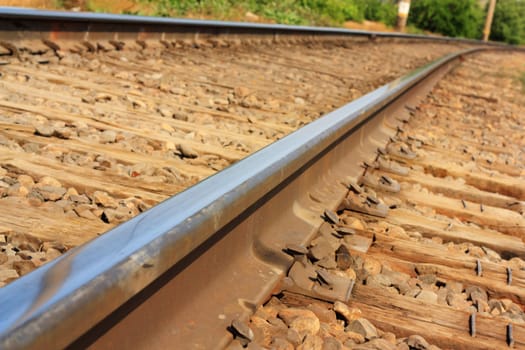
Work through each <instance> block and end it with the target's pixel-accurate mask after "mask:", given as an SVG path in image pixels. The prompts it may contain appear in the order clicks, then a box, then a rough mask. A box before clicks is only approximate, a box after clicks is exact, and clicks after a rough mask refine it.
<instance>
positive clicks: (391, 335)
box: [381, 332, 396, 345]
mask: <svg viewBox="0 0 525 350" xmlns="http://www.w3.org/2000/svg"><path fill="white" fill-rule="evenodd" d="M381 338H383V339H384V340H386V341H387V342H389V343H390V344H393V345H395V344H396V335H395V334H394V333H391V332H385V333H383V335H382V336H381Z"/></svg>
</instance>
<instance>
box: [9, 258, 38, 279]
mask: <svg viewBox="0 0 525 350" xmlns="http://www.w3.org/2000/svg"><path fill="white" fill-rule="evenodd" d="M13 268H14V269H15V270H16V272H17V273H18V274H19V275H20V276H23V275H25V274H27V273H29V272H31V271H33V270H34V269H35V268H36V266H35V264H34V263H33V262H32V261H31V260H22V261H15V262H13Z"/></svg>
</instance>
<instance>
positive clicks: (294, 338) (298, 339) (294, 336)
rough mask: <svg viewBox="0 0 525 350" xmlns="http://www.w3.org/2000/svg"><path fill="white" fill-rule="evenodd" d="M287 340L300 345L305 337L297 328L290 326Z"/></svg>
mask: <svg viewBox="0 0 525 350" xmlns="http://www.w3.org/2000/svg"><path fill="white" fill-rule="evenodd" d="M286 340H288V341H289V342H290V343H292V344H293V345H294V346H298V345H299V344H301V343H302V342H303V337H302V336H301V335H300V334H299V332H297V331H296V330H295V329H291V328H290V329H288V332H287V333H286Z"/></svg>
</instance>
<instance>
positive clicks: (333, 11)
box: [142, 0, 397, 26]
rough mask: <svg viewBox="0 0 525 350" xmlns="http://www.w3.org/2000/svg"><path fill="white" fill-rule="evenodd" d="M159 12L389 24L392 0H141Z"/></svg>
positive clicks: (393, 14) (309, 22)
mask: <svg viewBox="0 0 525 350" xmlns="http://www.w3.org/2000/svg"><path fill="white" fill-rule="evenodd" d="M142 1H143V2H146V3H148V4H149V5H151V6H155V12H156V15H159V16H187V15H198V16H199V15H200V16H207V17H213V18H217V19H225V18H230V19H231V18H242V17H243V14H244V13H246V12H251V13H253V14H255V15H257V16H261V17H264V18H266V19H269V20H273V21H275V22H277V23H284V24H303V25H334V26H339V25H342V24H343V23H344V22H345V21H348V20H352V21H357V22H362V21H363V20H365V19H366V20H372V21H378V22H383V23H386V24H387V25H393V24H394V23H395V20H396V13H397V7H396V5H395V1H394V0H281V1H272V0H244V1H242V0H186V1H179V0H142Z"/></svg>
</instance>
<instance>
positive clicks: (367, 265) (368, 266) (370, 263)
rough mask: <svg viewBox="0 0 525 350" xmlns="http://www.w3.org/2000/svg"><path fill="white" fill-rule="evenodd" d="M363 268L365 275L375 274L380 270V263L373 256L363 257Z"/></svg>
mask: <svg viewBox="0 0 525 350" xmlns="http://www.w3.org/2000/svg"><path fill="white" fill-rule="evenodd" d="M363 269H364V270H365V273H366V274H367V276H373V275H377V274H378V273H380V272H381V263H380V262H379V261H377V260H376V259H374V258H370V257H365V261H364V264H363Z"/></svg>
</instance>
